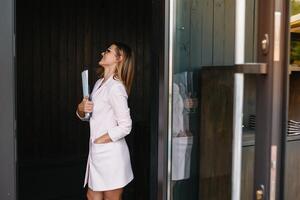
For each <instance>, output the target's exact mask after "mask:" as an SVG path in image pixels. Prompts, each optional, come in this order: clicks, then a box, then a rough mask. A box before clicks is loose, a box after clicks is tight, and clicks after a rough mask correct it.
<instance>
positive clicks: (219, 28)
mask: <svg viewBox="0 0 300 200" xmlns="http://www.w3.org/2000/svg"><path fill="white" fill-rule="evenodd" d="M224 4H225V2H224V0H214V16H213V24H214V25H213V65H223V63H224V44H225V34H224V33H225V10H224V8H225V6H224Z"/></svg>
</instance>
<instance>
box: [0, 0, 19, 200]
mask: <svg viewBox="0 0 300 200" xmlns="http://www.w3.org/2000/svg"><path fill="white" fill-rule="evenodd" d="M14 5H15V2H14V0H2V1H1V2H0V13H1V17H0V27H1V28H0V44H1V45H0V66H1V70H0V91H1V95H0V102H1V108H0V133H1V134H0V158H1V165H0V177H1V179H0V199H3V200H15V199H16V198H17V194H16V140H15V134H16V130H15V129H16V128H15V127H16V126H15V125H16V121H15V119H16V118H15V116H16V115H15V59H14V58H15V40H14V33H15V21H14V20H15V12H14V10H15V7H14Z"/></svg>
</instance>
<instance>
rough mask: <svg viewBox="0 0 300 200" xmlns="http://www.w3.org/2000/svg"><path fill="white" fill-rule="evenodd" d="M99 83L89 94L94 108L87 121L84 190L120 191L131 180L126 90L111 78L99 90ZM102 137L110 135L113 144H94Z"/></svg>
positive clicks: (128, 111) (129, 122) (129, 127)
mask: <svg viewBox="0 0 300 200" xmlns="http://www.w3.org/2000/svg"><path fill="white" fill-rule="evenodd" d="M102 81H103V79H99V80H98V81H97V82H96V83H95V86H94V89H93V91H92V93H91V99H92V101H93V103H94V107H93V113H92V116H91V118H90V142H89V143H90V144H89V155H88V160H87V167H86V174H85V181H84V187H85V185H86V184H88V187H89V188H90V189H92V190H93V191H107V190H113V189H118V188H122V187H124V186H125V185H127V184H128V183H129V182H130V181H131V180H132V179H133V173H132V168H131V162H130V156H129V150H128V147H127V144H126V141H125V138H124V137H125V136H126V135H128V134H129V133H130V131H131V126H132V121H131V117H130V110H129V108H128V105H127V97H128V96H127V93H126V89H125V87H124V85H123V83H122V82H121V81H119V80H115V79H114V78H113V76H111V77H110V78H109V79H107V80H106V82H104V83H103V85H102V86H101V87H99V86H100V85H101V83H102ZM77 115H78V113H77ZM78 117H80V116H79V115H78ZM81 119H82V118H81ZM105 133H108V134H109V136H110V138H111V139H112V141H113V142H110V143H105V144H95V143H94V140H95V139H96V138H97V137H100V136H101V135H104V134H105Z"/></svg>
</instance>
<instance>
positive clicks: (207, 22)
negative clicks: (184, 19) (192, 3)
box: [201, 0, 214, 65]
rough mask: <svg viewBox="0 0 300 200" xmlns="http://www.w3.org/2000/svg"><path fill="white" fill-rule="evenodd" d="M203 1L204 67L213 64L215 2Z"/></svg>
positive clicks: (210, 0)
mask: <svg viewBox="0 0 300 200" xmlns="http://www.w3.org/2000/svg"><path fill="white" fill-rule="evenodd" d="M202 1H203V12H202V16H203V17H202V31H203V34H202V49H203V51H202V52H201V53H202V65H212V64H213V21H214V20H213V16H214V15H213V12H214V6H213V5H214V2H213V1H212V0H202Z"/></svg>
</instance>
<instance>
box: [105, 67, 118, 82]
mask: <svg viewBox="0 0 300 200" xmlns="http://www.w3.org/2000/svg"><path fill="white" fill-rule="evenodd" d="M114 73H115V70H111V68H108V69H107V68H106V69H105V70H104V76H103V78H104V81H106V80H107V79H108V78H109V77H111V76H112V75H113V74H114Z"/></svg>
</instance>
